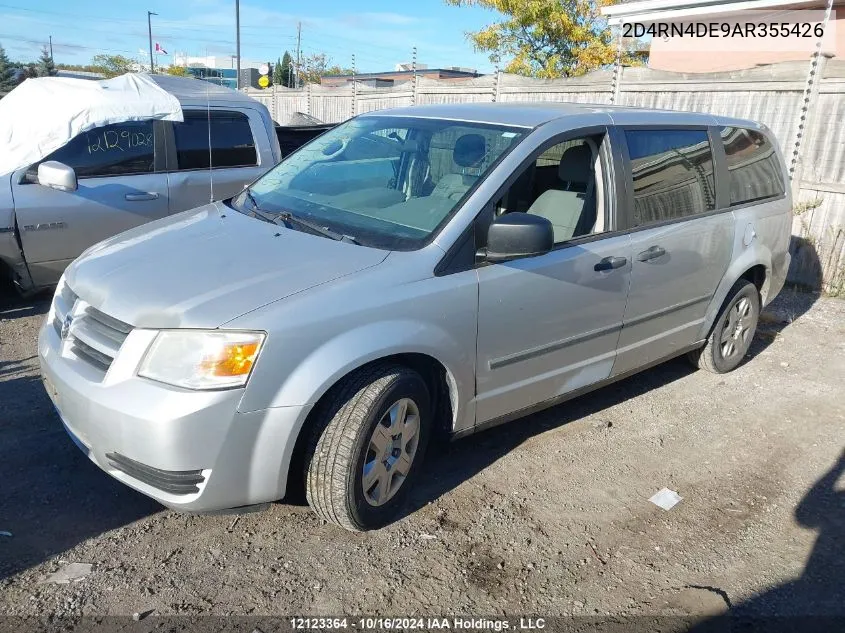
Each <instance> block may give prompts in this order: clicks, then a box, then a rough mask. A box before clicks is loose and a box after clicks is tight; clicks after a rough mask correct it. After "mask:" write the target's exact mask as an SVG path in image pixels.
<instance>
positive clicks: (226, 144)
mask: <svg viewBox="0 0 845 633" xmlns="http://www.w3.org/2000/svg"><path fill="white" fill-rule="evenodd" d="M209 123H210V130H209ZM173 133H174V136H175V138H176V161H177V164H178V167H179V170H180V171H181V170H188V169H208V168H209V158H210V159H211V166H212V167H213V168H215V169H218V168H222V167H249V166H253V165H257V164H258V155H257V154H256V151H255V139H253V137H252V130H251V129H250V127H249V119H248V118H247V116H246V115H245V114H242V113H240V112H211V113H207V112H186V113H185V121H184V122H183V123H174V124H173ZM209 146H210V150H209Z"/></svg>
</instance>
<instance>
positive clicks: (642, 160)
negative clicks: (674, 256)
mask: <svg viewBox="0 0 845 633" xmlns="http://www.w3.org/2000/svg"><path fill="white" fill-rule="evenodd" d="M625 137H626V139H627V142H628V153H629V154H630V156H631V172H632V175H633V179H634V225H635V226H641V225H644V224H652V223H655V222H663V221H665V220H674V219H677V218H683V217H686V216H689V215H694V214H696V213H703V212H705V211H711V210H713V209H715V208H716V195H715V189H714V186H713V155H712V152H711V151H710V142H709V140H708V137H707V132H706V131H704V130H627V131H626V132H625Z"/></svg>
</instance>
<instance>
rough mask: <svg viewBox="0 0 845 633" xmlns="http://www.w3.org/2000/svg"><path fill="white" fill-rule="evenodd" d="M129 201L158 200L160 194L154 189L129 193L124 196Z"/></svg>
mask: <svg viewBox="0 0 845 633" xmlns="http://www.w3.org/2000/svg"><path fill="white" fill-rule="evenodd" d="M123 197H124V198H125V199H126V201H127V202H143V201H144V200H158V194H157V193H156V192H154V191H146V192H144V193H127V194H126V195H125V196H123Z"/></svg>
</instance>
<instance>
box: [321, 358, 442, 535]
mask: <svg viewBox="0 0 845 633" xmlns="http://www.w3.org/2000/svg"><path fill="white" fill-rule="evenodd" d="M315 413H316V415H318V420H317V424H316V425H315V429H314V433H313V435H312V441H311V447H310V448H311V450H310V451H309V457H310V459H308V460H307V467H306V475H305V478H306V497H307V499H308V503H309V505H310V506H311V508H312V509H313V510H314V512H316V513H317V514H318V515H319V516H320V517H322V518H323V519H325V520H326V521H331V522H332V523H336V524H337V525H340V526H341V527H344V528H346V529H347V530H352V531H363V530H369V529H373V528H378V527H381V526H383V525H386V524H387V523H389V522H390V521H392V520H393V519H395V518H396V516H397V515H398V514H399V512H400V511H401V509H402V506H403V504H404V501H405V497H406V495H407V492H408V489H409V488H410V487H411V486H412V485H413V481H414V479H415V478H416V476H417V473H418V470H419V465H420V462H421V461H422V459H423V455H424V453H425V449H426V445H427V443H428V437H429V432H430V429H431V404H430V397H429V393H428V388H427V387H426V383H425V381H424V380H423V379H422V377H421V376H420V375H419V374H418V373H417V372H415V371H413V370H411V369H408V368H407V367H404V366H401V365H396V364H392V363H383V364H382V363H380V364H376V365H371V366H369V367H366V368H364V369H362V370H359V371H357V372H355V373H354V374H351V375H350V376H348V377H347V378H345V379H344V380H343V381H342V382H341V383H340V384H339V385H337V386H336V387H335V388H334V389H333V390H332V392H331V393H330V394H329V395H328V396H327V398H326V401H325V402H324V403H322V404H321V407H320V410H319V411H317V412H315Z"/></svg>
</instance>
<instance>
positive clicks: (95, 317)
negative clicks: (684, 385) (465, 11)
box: [39, 104, 791, 530]
mask: <svg viewBox="0 0 845 633" xmlns="http://www.w3.org/2000/svg"><path fill="white" fill-rule="evenodd" d="M790 227H791V198H790V193H789V188H788V177H787V172H786V171H785V169H784V162H783V158H782V156H781V155H780V152H779V150H778V147H777V143H776V142H775V139H774V138H773V137H772V134H771V133H770V132H769V131H768V130H767V129H766V128H765V127H764V126H762V125H759V124H757V123H753V122H751V121H742V120H737V119H728V118H724V117H717V116H711V115H707V114H696V113H680V112H666V111H655V110H644V109H632V108H613V107H603V106H585V105H571V104H460V105H455V104H452V105H438V106H419V107H410V108H402V109H396V110H386V111H380V112H373V113H369V114H366V115H362V116H359V117H356V118H354V119H352V120H350V121H348V122H346V123H344V124H342V125H340V126H338V127H337V128H335V129H333V130H331V131H329V132H327V133H326V134H324V135H323V136H321V137H319V138H317V139H316V140H314V141H312V142H311V143H309V144H308V145H306V146H305V147H303V148H302V149H300V150H299V151H297V152H296V153H294V154H292V155H291V156H289V157H287V158H286V159H285V160H283V161H282V162H281V163H280V164H279V165H278V166H277V167H275V168H274V169H273V170H271V171H270V172H269V173H267V174H266V175H265V176H263V177H261V178H259V179H258V180H257V181H256V182H254V183H253V184H252V185H251V186H249V187H248V188H246V189H244V191H242V192H241V193H240V194H238V195H237V196H235V197H234V198H232V199H229V200H226V201H224V202H219V203H214V204H210V205H207V206H204V207H200V208H198V209H195V210H193V211H188V212H184V213H182V214H179V215H176V216H174V217H170V218H166V219H163V220H159V221H156V222H153V223H151V224H148V225H146V226H144V227H140V228H137V229H133V230H130V231H128V232H125V233H123V234H121V235H119V236H117V237H114V238H111V239H108V240H106V241H104V242H101V243H99V244H98V245H96V246H94V247H92V248H91V249H89V250H88V251H87V252H85V253H83V254H82V255H81V256H80V257H79V258H78V259H77V260H76V261H75V262H73V264H71V265H70V267H69V268H68V269H67V271H66V273H65V275H64V277H63V278H62V280H61V282H60V284H59V287H58V289H57V291H56V294H55V298H54V300H53V303H52V306H51V308H50V312H49V315H48V317H47V320H46V323H45V324H44V327H43V328H42V330H41V333H40V339H39V357H40V360H41V366H42V372H43V376H44V382H45V385H46V388H47V391H48V392H49V394H50V396H51V398H52V399H53V402H54V403H55V405H56V408H57V410H58V411H59V415H60V416H61V419H62V422H63V423H64V425H65V427H66V428H67V431H68V433H69V434H70V436H71V437H72V438H73V440H74V441H75V442H76V444H77V445H78V446H79V447H80V448H81V449H82V450H83V451H84V452H85V453H86V454H87V455H88V456H89V457H90V459H91V460H93V461H94V462H95V463H96V464H97V465H98V466H100V467H101V468H102V469H103V470H105V471H106V472H108V473H109V474H110V475H112V476H113V477H115V478H117V479H119V480H120V481H122V482H124V483H126V484H127V485H129V486H131V487H132V488H135V489H136V490H139V491H141V492H143V493H145V494H147V495H149V496H151V497H153V498H155V499H157V500H159V501H160V502H161V503H163V504H164V505H166V506H169V507H171V508H176V509H181V510H186V511H214V510H220V509H224V508H234V507H241V506H252V505H257V504H262V503H265V502H269V501H273V500H277V499H280V498H282V497H283V496H285V494H286V493H287V492H295V491H296V490H297V489H300V488H304V490H305V493H306V496H307V499H308V501H309V503H310V505H311V507H312V508H313V509H314V511H315V512H316V513H317V514H318V515H319V516H321V517H322V518H324V519H325V520H327V521H331V522H334V523H336V524H338V525H340V526H343V527H345V528H347V529H350V530H366V529H370V528H374V527H378V526H381V525H384V524H385V523H387V522H389V521H391V520H392V519H393V518H395V517H396V515H397V514H398V513H399V512H401V510H402V504H403V499H404V497H405V495H406V493H407V492H408V488H409V487H410V486H411V485H412V483H413V481H412V480H414V479H415V478H417V477H420V476H425V471H424V469H423V468H421V463H422V461H423V456H424V453H425V450H426V445H427V444H428V442H429V439H430V438H431V437H432V435H433V434H434V433H436V432H445V433H447V434H449V435H451V436H453V437H461V436H465V435H468V434H470V433H474V432H475V431H478V430H481V429H484V428H486V427H490V426H492V425H496V424H500V423H502V422H506V421H509V420H512V419H515V418H519V417H521V416H524V415H526V414H528V413H529V412H531V411H534V410H537V409H540V408H543V407H548V406H551V405H553V404H556V403H560V402H562V401H564V400H566V399H569V398H572V397H574V396H577V395H579V394H583V393H585V392H586V391H589V390H592V389H595V388H597V387H600V386H603V385H606V384H608V383H610V382H612V381H615V380H618V379H620V378H624V377H626V376H630V375H631V374H633V373H634V372H637V371H639V370H641V369H643V368H646V367H649V366H652V365H654V364H656V363H660V362H662V361H664V360H666V359H669V358H672V357H675V356H679V355H683V354H687V355H688V356H689V358H690V359H691V360H692V361H693V362H695V363H697V364H698V365H699V366H700V367H703V368H706V369H708V370H711V371H714V372H726V371H730V370H732V369H734V368H736V367H737V366H738V365H739V364H740V363H741V361H742V359H743V357H744V356H745V355H746V352H747V350H748V348H749V345H750V343H751V339H752V337H753V335H754V331H755V328H756V325H757V320H758V316H759V313H760V309H761V307H762V306H763V305H765V304H766V303H768V302H769V301H771V300H772V298H773V297H774V296H775V295H776V294H777V293H778V292H779V291H780V289H781V287H782V286H783V283H784V279H785V276H786V271H787V268H788V266H789V259H790V258H789V254H788V244H789V236H790ZM467 450H471V449H470V448H467Z"/></svg>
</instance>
